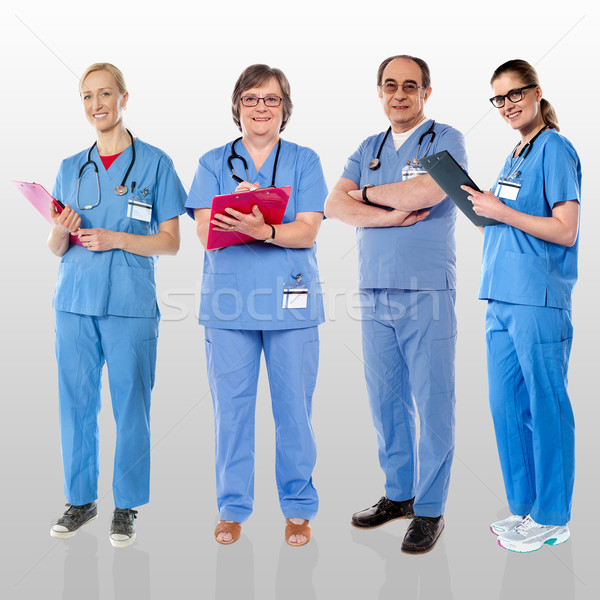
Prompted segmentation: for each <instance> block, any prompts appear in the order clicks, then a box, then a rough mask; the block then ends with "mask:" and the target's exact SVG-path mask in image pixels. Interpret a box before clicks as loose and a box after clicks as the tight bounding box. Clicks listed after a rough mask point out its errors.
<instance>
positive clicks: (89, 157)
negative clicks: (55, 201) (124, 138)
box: [75, 129, 135, 210]
mask: <svg viewBox="0 0 600 600" xmlns="http://www.w3.org/2000/svg"><path fill="white" fill-rule="evenodd" d="M125 131H127V133H128V134H129V137H130V138H131V162H130V163H129V168H128V169H127V173H125V177H123V181H121V185H118V186H117V187H116V188H115V194H117V196H123V195H124V194H126V193H127V186H126V185H125V182H126V181H127V178H128V177H129V173H131V169H132V168H133V165H134V164H135V144H134V143H133V135H131V131H129V129H126V130H125ZM97 144H98V142H94V143H93V144H92V147H91V148H90V149H89V150H88V153H87V161H86V162H85V163H83V165H82V166H81V169H79V175H78V177H77V193H76V195H75V204H77V208H78V209H79V210H90V209H91V208H96V206H98V205H99V204H100V177H99V176H98V165H97V164H96V163H95V162H94V161H93V160H92V150H93V149H94V148H95V147H96V145H97ZM88 165H92V167H94V171H95V172H96V187H97V188H98V197H97V199H96V204H88V205H87V206H81V205H80V204H79V185H80V184H81V176H82V175H83V172H84V171H85V168H86V167H87V166H88Z"/></svg>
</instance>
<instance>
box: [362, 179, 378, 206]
mask: <svg viewBox="0 0 600 600" xmlns="http://www.w3.org/2000/svg"><path fill="white" fill-rule="evenodd" d="M372 187H375V186H374V185H373V184H372V183H367V185H365V186H364V187H363V189H362V199H363V201H364V203H365V204H372V202H369V199H368V198H367V188H372Z"/></svg>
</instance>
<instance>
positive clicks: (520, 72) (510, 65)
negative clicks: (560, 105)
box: [490, 59, 560, 131]
mask: <svg viewBox="0 0 600 600" xmlns="http://www.w3.org/2000/svg"><path fill="white" fill-rule="evenodd" d="M505 73H513V74H514V75H516V76H517V77H518V78H519V79H520V80H521V81H522V82H523V83H524V84H525V85H538V86H539V85H540V80H539V77H538V74H537V71H536V70H535V69H534V68H533V67H532V66H531V65H530V64H529V63H528V62H527V61H526V60H521V59H514V60H509V61H507V62H505V63H503V64H501V65H500V66H499V67H498V68H497V69H496V70H495V71H494V74H493V75H492V79H491V80H490V83H494V81H495V80H496V79H498V77H500V76H501V75H504V74H505ZM540 107H541V109H542V119H544V123H545V124H546V125H548V127H552V129H556V131H560V127H559V126H558V116H557V115H556V111H555V110H554V107H553V106H552V104H550V102H548V100H546V98H542V100H541V102H540Z"/></svg>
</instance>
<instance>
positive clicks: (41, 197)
mask: <svg viewBox="0 0 600 600" xmlns="http://www.w3.org/2000/svg"><path fill="white" fill-rule="evenodd" d="M12 183H13V184H14V186H15V187H16V188H17V189H18V190H19V191H20V192H21V194H23V196H25V198H27V200H29V202H30V203H31V205H32V206H33V208H35V209H36V210H37V211H38V212H39V213H40V215H42V217H44V219H46V221H48V223H50V224H51V225H52V224H53V223H54V221H52V217H51V216H50V203H51V202H53V203H54V206H56V208H57V209H58V212H62V211H63V208H64V206H63V205H62V203H60V202H58V200H55V199H54V198H53V197H52V196H51V195H50V194H49V193H48V191H47V190H46V189H45V188H44V186H43V185H40V184H39V183H28V182H27V181H13V182H12ZM70 241H71V244H77V245H78V246H83V244H82V243H81V240H80V239H79V238H78V237H77V236H76V235H73V234H71V235H70Z"/></svg>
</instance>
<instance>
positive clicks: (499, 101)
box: [490, 83, 537, 108]
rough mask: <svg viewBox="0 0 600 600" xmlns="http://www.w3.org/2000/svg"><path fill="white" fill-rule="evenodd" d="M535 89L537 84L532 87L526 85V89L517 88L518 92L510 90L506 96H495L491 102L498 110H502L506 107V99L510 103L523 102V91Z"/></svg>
mask: <svg viewBox="0 0 600 600" xmlns="http://www.w3.org/2000/svg"><path fill="white" fill-rule="evenodd" d="M534 87H537V84H535V83H532V84H531V85H526V86H525V87H522V88H517V89H516V90H510V92H508V94H504V96H494V97H493V98H490V102H491V103H492V104H493V105H494V106H495V107H496V108H502V107H503V106H504V102H505V98H508V100H509V101H510V102H521V100H523V90H528V89H529V88H534Z"/></svg>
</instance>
